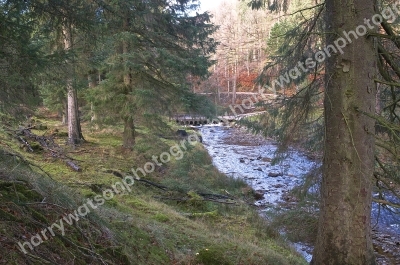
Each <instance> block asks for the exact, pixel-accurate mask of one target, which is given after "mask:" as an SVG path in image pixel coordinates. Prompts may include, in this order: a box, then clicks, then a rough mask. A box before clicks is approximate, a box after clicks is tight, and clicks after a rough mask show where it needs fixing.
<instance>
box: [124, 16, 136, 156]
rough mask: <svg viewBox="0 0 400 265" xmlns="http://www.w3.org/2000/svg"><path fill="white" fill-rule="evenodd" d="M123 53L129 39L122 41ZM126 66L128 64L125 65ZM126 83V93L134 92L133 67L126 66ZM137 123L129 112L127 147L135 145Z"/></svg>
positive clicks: (127, 23) (125, 120) (125, 121)
mask: <svg viewBox="0 0 400 265" xmlns="http://www.w3.org/2000/svg"><path fill="white" fill-rule="evenodd" d="M124 30H126V31H128V30H129V18H126V19H125V20H124ZM122 53H123V54H127V53H129V43H128V42H127V41H122ZM125 67H126V66H125ZM124 85H125V90H126V94H129V93H130V92H132V75H131V69H130V68H129V67H126V69H125V73H124ZM135 137H136V132H135V124H134V121H133V117H132V114H130V113H127V114H126V116H125V118H124V132H123V146H124V147H125V148H129V149H130V148H132V147H133V146H134V145H135Z"/></svg>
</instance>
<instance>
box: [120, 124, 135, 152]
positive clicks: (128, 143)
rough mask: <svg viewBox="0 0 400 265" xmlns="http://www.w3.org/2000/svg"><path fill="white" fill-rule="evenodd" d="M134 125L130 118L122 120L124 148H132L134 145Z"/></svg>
mask: <svg viewBox="0 0 400 265" xmlns="http://www.w3.org/2000/svg"><path fill="white" fill-rule="evenodd" d="M135 138H136V132H135V124H134V122H133V119H132V117H128V118H126V119H125V120H124V133H123V146H124V147H125V148H129V149H130V148H132V147H133V146H134V145H135Z"/></svg>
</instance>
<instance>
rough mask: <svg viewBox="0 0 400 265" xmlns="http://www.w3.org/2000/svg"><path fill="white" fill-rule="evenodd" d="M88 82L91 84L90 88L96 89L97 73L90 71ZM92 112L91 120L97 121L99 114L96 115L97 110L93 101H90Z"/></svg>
mask: <svg viewBox="0 0 400 265" xmlns="http://www.w3.org/2000/svg"><path fill="white" fill-rule="evenodd" d="M88 84H89V89H94V88H95V87H96V85H97V83H96V74H95V73H92V72H90V71H89V74H88ZM90 114H91V118H90V121H92V122H93V121H96V120H97V115H96V110H95V107H94V104H93V102H90Z"/></svg>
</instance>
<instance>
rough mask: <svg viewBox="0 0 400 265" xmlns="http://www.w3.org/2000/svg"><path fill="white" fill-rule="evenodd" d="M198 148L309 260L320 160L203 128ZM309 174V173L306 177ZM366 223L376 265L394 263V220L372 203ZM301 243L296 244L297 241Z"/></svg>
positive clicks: (237, 132) (398, 260) (398, 256)
mask: <svg viewBox="0 0 400 265" xmlns="http://www.w3.org/2000/svg"><path fill="white" fill-rule="evenodd" d="M201 132H202V134H203V139H204V145H205V147H206V149H207V150H208V152H209V154H210V155H211V156H212V158H213V163H214V165H215V166H216V167H217V168H218V169H219V170H220V171H221V172H224V173H225V174H227V175H230V176H232V177H234V178H240V179H243V180H245V181H246V183H248V184H249V185H250V186H251V187H252V188H253V189H255V190H256V191H257V193H258V194H259V200H258V201H257V202H256V203H255V204H256V205H257V206H258V207H259V210H260V212H261V215H262V216H264V217H265V218H268V220H270V221H271V222H272V223H271V225H272V226H273V227H275V228H276V229H278V230H280V231H282V233H284V234H285V235H286V236H287V238H288V239H289V240H291V241H293V242H297V243H296V248H297V249H298V250H299V252H301V253H302V254H303V256H304V257H305V258H306V259H307V260H308V261H310V260H311V257H312V256H311V254H312V245H313V243H314V239H315V235H316V226H317V215H318V210H317V209H318V203H317V194H318V190H317V189H316V188H317V185H315V184H314V183H315V182H316V181H318V175H319V174H320V173H319V171H318V167H319V164H320V162H319V161H318V160H316V159H311V158H310V156H309V155H307V154H305V153H303V152H300V151H298V150H295V149H291V150H289V152H288V153H286V154H285V155H282V156H280V157H279V156H278V158H276V157H275V155H276V154H275V151H276V150H277V146H276V144H275V143H274V142H273V141H272V140H268V139H264V138H263V137H261V136H257V135H252V134H249V133H247V132H246V131H245V130H243V129H239V128H235V127H232V128H231V127H220V126H204V127H202V128H201ZM310 173H312V174H310ZM372 216H373V220H377V218H379V219H378V220H379V222H378V223H379V225H378V226H376V224H375V223H374V224H372V225H373V227H374V230H373V241H374V247H375V251H376V255H377V262H378V264H381V265H386V264H400V251H399V247H400V238H399V233H398V232H397V231H399V227H398V224H399V222H398V220H399V219H398V218H399V217H398V216H396V215H392V214H391V212H390V209H387V208H386V209H382V208H379V207H378V206H377V205H376V204H374V208H373V213H372ZM299 241H300V242H301V243H300V244H299V243H298V242H299Z"/></svg>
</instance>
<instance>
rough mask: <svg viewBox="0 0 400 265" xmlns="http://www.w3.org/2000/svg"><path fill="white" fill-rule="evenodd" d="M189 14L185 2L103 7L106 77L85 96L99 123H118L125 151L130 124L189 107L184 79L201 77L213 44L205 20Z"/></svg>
mask: <svg viewBox="0 0 400 265" xmlns="http://www.w3.org/2000/svg"><path fill="white" fill-rule="evenodd" d="M190 11H192V9H191V6H190V2H189V1H180V2H177V3H175V4H173V3H170V2H168V1H150V2H146V3H144V2H142V1H113V2H109V3H107V8H104V19H105V20H106V21H107V24H108V26H109V28H108V30H109V33H110V34H109V35H107V36H106V39H105V41H104V46H103V49H102V50H103V51H102V52H103V53H104V54H107V55H106V59H105V61H104V63H105V64H106V65H107V67H106V68H105V69H104V70H105V71H106V72H107V77H106V79H105V80H104V81H103V82H102V83H101V84H100V85H99V87H98V89H97V90H96V92H95V93H93V94H92V95H91V96H92V98H93V99H94V103H95V107H96V109H97V110H98V117H99V119H102V118H103V121H104V120H105V119H108V120H109V121H110V120H113V121H122V122H123V124H124V133H123V146H124V147H126V148H131V147H132V146H133V145H134V143H135V124H136V123H146V119H153V118H156V116H157V115H158V114H167V113H169V112H171V111H172V110H174V109H177V108H179V107H178V106H187V107H190V106H193V103H194V102H193V100H194V99H196V97H195V96H194V95H192V93H191V92H190V86H189V84H188V75H193V76H205V75H207V73H208V67H209V66H210V65H211V62H210V60H209V58H208V55H209V54H210V53H211V52H213V50H214V46H215V41H214V40H213V39H211V38H210V37H209V35H210V34H211V33H212V32H213V31H214V27H213V26H212V25H211V24H209V15H208V14H207V13H205V14H196V15H195V16H190V15H189V14H188V12H190ZM117 14H118V15H117ZM103 113H104V114H105V113H107V115H103Z"/></svg>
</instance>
